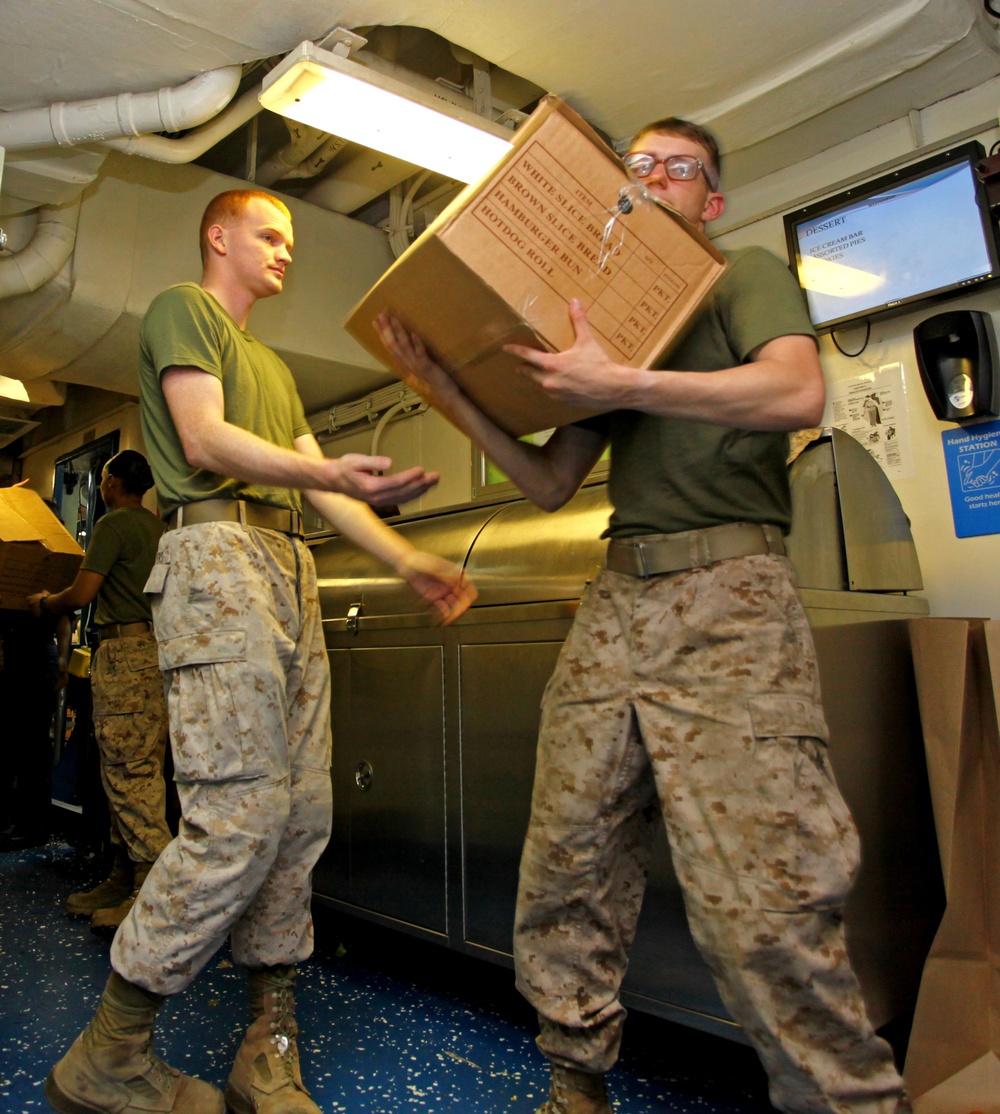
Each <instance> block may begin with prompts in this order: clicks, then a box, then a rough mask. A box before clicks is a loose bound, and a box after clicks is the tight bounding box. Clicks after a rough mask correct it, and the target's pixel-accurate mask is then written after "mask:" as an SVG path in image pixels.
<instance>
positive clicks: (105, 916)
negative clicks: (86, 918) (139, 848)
mask: <svg viewBox="0 0 1000 1114" xmlns="http://www.w3.org/2000/svg"><path fill="white" fill-rule="evenodd" d="M152 869H153V864H152V863H133V864H132V888H131V889H130V890H129V892H128V893H127V894H126V895H125V896H124V898H123V899H122V900H121V901H119V902H118V903H117V904H115V905H112V906H109V907H108V908H104V909H98V910H96V911H95V912H94V915H93V916H92V917H91V918H90V931H91V932H95V933H96V934H97V935H98V936H114V934H115V933H116V932H117V931H118V926H119V925H120V924H121V923H122V921H123V920H125V918H126V917H127V916H128V914H129V910H130V909H131V908H132V906H133V905H135V899H136V898H137V897H138V896H139V891H140V890H141V889H142V884H143V882H145V881H146V876H147V875H148V874H149V872H150V870H152Z"/></svg>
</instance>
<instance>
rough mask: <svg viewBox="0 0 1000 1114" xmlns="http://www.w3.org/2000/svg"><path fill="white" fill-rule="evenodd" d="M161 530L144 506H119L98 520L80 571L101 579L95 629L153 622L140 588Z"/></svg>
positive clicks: (151, 563)
mask: <svg viewBox="0 0 1000 1114" xmlns="http://www.w3.org/2000/svg"><path fill="white" fill-rule="evenodd" d="M163 530H164V523H163V521H162V519H159V518H157V517H156V515H155V514H153V513H152V511H147V510H146V508H145V507H119V508H118V510H116V511H108V513H107V514H106V515H104V516H103V517H102V518H99V519H98V520H97V523H96V524H95V526H94V533H93V536H92V537H91V539H90V543H89V544H88V545H87V552H86V553H85V554H84V555H83V564H82V565H81V566H80V568H82V569H86V570H87V571H88V572H96V573H100V574H101V576H103V577H104V583H103V584H102V585H101V590H100V592H99V593H98V594H97V611H96V613H95V615H94V622H95V623H97V625H98V626H102V625H103V624H105V623H141V622H142V621H143V620H145V621H146V622H149V621H150V620H152V618H153V616H152V612H151V611H150V607H149V600H148V598H147V597H146V595H145V593H144V592H143V588H144V587H145V584H146V581H147V580H148V579H149V570H150V569H151V568H152V567H153V563H154V562H155V560H156V546H157V543H158V542H159V540H160V535H161V534H162V533H163Z"/></svg>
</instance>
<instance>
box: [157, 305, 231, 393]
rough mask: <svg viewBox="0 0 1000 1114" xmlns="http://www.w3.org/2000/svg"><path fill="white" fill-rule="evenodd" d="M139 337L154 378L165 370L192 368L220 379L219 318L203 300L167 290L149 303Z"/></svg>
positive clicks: (220, 345)
mask: <svg viewBox="0 0 1000 1114" xmlns="http://www.w3.org/2000/svg"><path fill="white" fill-rule="evenodd" d="M142 334H143V342H144V346H145V349H146V351H147V352H148V353H149V357H150V362H151V364H152V366H153V369H154V370H155V372H156V375H157V378H159V376H161V375H162V374H163V372H164V371H165V370H166V369H167V368H168V367H196V368H198V369H199V370H200V371H206V372H208V373H209V374H210V375H214V376H215V377H216V378H217V379H221V378H222V364H221V360H220V356H221V352H222V340H221V336H220V332H219V318H218V313H217V312H216V313H213V312H212V309H211V303H209V302H208V300H207V299H205V298H192V297H191V296H190V294H185V291H184V288H183V287H170V288H169V289H167V290H165V291H163V293H162V294H160V295H158V296H157V297H156V298H155V299H154V300H153V302H152V303H151V305H150V307H149V310H148V312H147V313H146V317H145V319H144V320H143V323H142Z"/></svg>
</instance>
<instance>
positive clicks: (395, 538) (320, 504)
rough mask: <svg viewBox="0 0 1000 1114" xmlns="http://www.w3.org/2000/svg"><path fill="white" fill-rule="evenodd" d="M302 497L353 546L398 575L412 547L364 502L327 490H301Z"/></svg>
mask: <svg viewBox="0 0 1000 1114" xmlns="http://www.w3.org/2000/svg"><path fill="white" fill-rule="evenodd" d="M302 494H303V495H304V496H305V498H306V499H308V500H309V502H310V504H311V505H312V506H313V507H315V508H316V510H317V511H319V513H320V514H321V515H322V516H323V517H324V518H325V519H326V521H327V522H329V523H330V525H331V526H332V527H333V528H334V529H335V530H337V531H339V532H340V533H341V534H343V535H344V536H345V537H347V538H350V539H351V541H353V542H354V543H355V544H356V545H359V546H361V548H362V549H365V550H367V551H368V552H369V553H370V554H372V556H373V557H377V558H378V559H379V560H380V561H383V562H384V563H385V564H387V565H388V566H389V567H390V568H391V569H393V570H394V571H396V572H399V571H400V569H401V566H402V564H403V560H404V558H405V557H406V556H407V555H408V554H409V553H411V552H412V551H413V546H412V545H410V543H409V542H408V541H407V540H406V539H405V538H404V537H403V536H402V535H401V534H399V533H398V532H397V531H395V530H393V529H392V528H391V527H389V526H386V524H385V523H384V522H383V521H382V520H381V519H380V518H379V517H378V515H377V514H375V512H374V511H373V510H372V509H371V507H369V506H368V505H367V504H366V503H361V502H359V501H358V500H357V499H351V498H350V497H349V496H347V495H338V494H336V493H334V492H331V491H310V490H306V491H303V492H302Z"/></svg>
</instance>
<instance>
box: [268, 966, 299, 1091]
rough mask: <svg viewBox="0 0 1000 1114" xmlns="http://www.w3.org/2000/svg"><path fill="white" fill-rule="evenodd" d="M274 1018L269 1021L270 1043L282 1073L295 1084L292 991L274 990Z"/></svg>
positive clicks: (294, 1026) (285, 989)
mask: <svg viewBox="0 0 1000 1114" xmlns="http://www.w3.org/2000/svg"><path fill="white" fill-rule="evenodd" d="M274 1007H275V1008H274V1018H273V1020H272V1021H271V1034H272V1035H271V1044H272V1045H274V1049H275V1058H276V1059H277V1060H278V1061H279V1062H280V1064H281V1067H282V1070H283V1072H284V1074H285V1075H286V1076H287V1077H288V1079H289V1080H291V1082H292V1083H295V1084H296V1085H297V1080H296V1078H295V1060H296V1044H295V1033H296V1028H297V1027H296V1025H295V1019H294V1015H293V1010H292V992H291V990H290V989H289V988H287V987H281V988H280V989H278V990H276V991H275V992H274Z"/></svg>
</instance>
